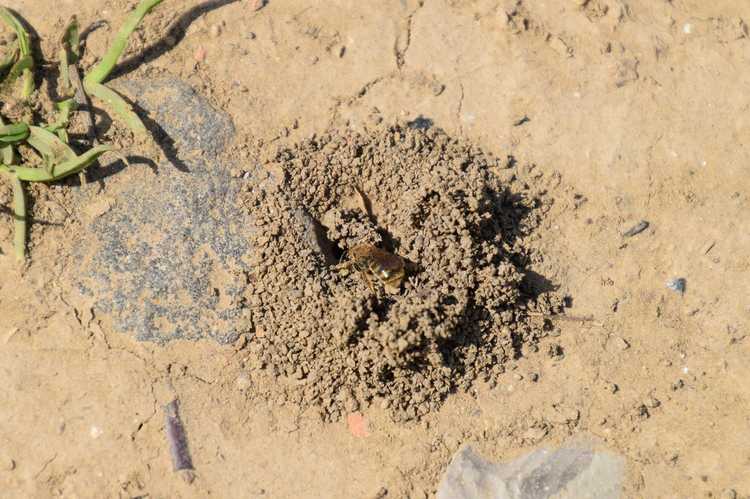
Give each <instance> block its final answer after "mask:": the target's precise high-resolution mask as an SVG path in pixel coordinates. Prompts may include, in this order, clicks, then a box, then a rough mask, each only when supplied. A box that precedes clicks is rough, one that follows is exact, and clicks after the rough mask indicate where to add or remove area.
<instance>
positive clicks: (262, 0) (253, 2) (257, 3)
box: [250, 0, 267, 10]
mask: <svg viewBox="0 0 750 499" xmlns="http://www.w3.org/2000/svg"><path fill="white" fill-rule="evenodd" d="M266 3H267V0H250V9H251V10H260V9H262V8H263V7H265V6H266Z"/></svg>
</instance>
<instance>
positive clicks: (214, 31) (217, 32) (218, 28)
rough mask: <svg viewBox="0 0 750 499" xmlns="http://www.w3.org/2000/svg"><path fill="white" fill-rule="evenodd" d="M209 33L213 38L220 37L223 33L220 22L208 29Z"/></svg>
mask: <svg viewBox="0 0 750 499" xmlns="http://www.w3.org/2000/svg"><path fill="white" fill-rule="evenodd" d="M208 34H209V35H211V38H218V37H219V35H221V26H219V25H218V24H214V25H213V26H211V28H210V29H209V30H208Z"/></svg>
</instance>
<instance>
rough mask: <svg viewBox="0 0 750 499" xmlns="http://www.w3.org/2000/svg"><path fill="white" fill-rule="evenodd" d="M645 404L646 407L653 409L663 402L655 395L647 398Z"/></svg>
mask: <svg viewBox="0 0 750 499" xmlns="http://www.w3.org/2000/svg"><path fill="white" fill-rule="evenodd" d="M644 404H645V405H646V407H650V408H652V409H656V408H657V407H659V406H660V405H661V402H659V400H657V399H655V398H654V397H650V398H648V399H646V401H645V402H644Z"/></svg>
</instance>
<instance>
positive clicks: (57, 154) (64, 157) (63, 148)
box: [26, 126, 76, 175]
mask: <svg viewBox="0 0 750 499" xmlns="http://www.w3.org/2000/svg"><path fill="white" fill-rule="evenodd" d="M29 132H30V133H29V137H28V138H27V139H26V143H27V144H29V145H30V146H31V147H33V148H34V149H36V150H37V152H38V153H39V154H40V155H41V156H42V158H43V159H44V160H45V161H48V162H49V164H50V165H52V172H51V173H52V174H53V175H54V165H57V164H58V163H62V162H63V161H68V160H72V159H75V157H76V153H75V151H73V149H71V148H70V146H68V144H66V143H65V142H63V141H62V140H60V138H59V137H58V136H57V135H55V134H54V133H52V132H49V131H47V130H45V129H44V128H41V127H38V126H31V127H29Z"/></svg>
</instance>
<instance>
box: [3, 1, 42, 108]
mask: <svg viewBox="0 0 750 499" xmlns="http://www.w3.org/2000/svg"><path fill="white" fill-rule="evenodd" d="M0 20H1V21H3V22H5V24H7V25H8V26H10V28H11V29H13V31H15V32H16V40H17V41H18V50H19V52H20V59H19V60H18V62H16V64H15V65H14V66H13V68H11V74H13V72H14V69H17V73H18V74H17V75H16V78H17V77H18V75H22V77H23V83H22V86H21V97H22V98H23V99H28V98H29V97H30V96H31V94H32V93H33V92H34V73H33V69H34V58H33V56H32V54H31V43H30V42H29V34H28V33H27V32H26V29H25V28H24V27H23V25H22V24H21V22H20V21H19V20H18V19H17V18H16V16H14V15H13V14H12V13H11V11H9V10H8V9H6V8H5V7H0ZM16 66H18V68H16ZM9 76H10V75H9ZM13 79H14V80H15V78H13Z"/></svg>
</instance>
